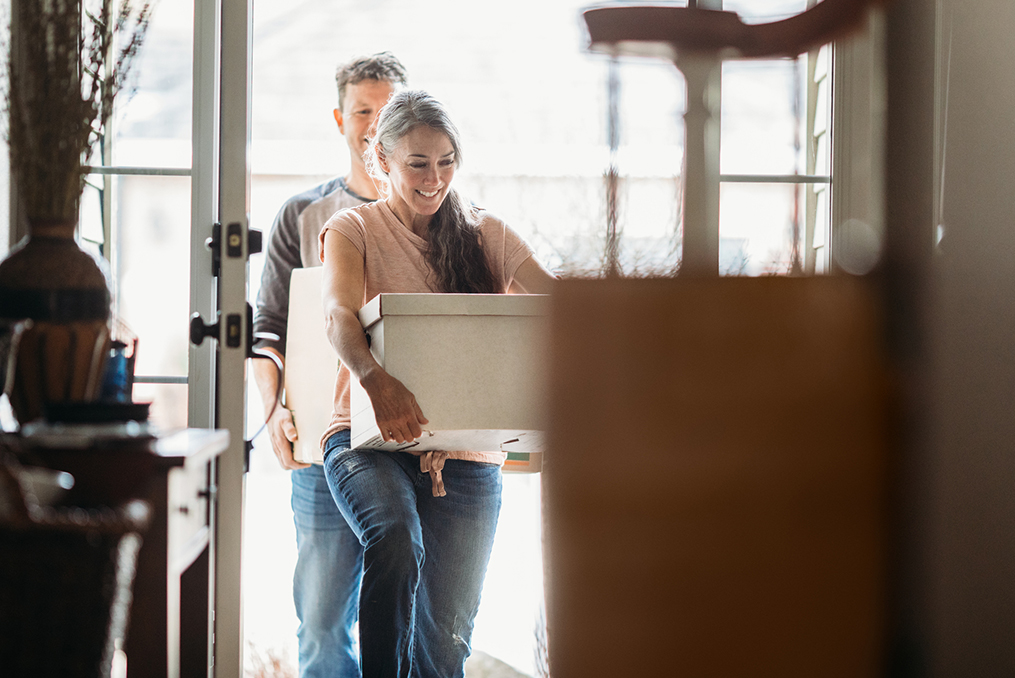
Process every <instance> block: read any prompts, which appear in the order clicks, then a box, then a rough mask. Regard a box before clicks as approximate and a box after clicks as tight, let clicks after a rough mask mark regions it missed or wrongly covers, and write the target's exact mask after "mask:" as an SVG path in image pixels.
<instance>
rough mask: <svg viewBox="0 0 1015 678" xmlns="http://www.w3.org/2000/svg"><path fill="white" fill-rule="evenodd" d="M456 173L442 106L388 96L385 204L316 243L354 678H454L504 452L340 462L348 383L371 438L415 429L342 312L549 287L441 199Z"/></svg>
mask: <svg viewBox="0 0 1015 678" xmlns="http://www.w3.org/2000/svg"><path fill="white" fill-rule="evenodd" d="M460 163H461V148H460V144H459V135H458V130H457V129H456V128H455V126H454V124H453V123H452V122H451V120H450V118H449V117H448V114H447V112H446V111H445V109H444V108H443V106H441V104H440V103H438V102H437V101H436V100H435V99H434V98H433V97H431V96H429V95H428V94H426V93H424V92H420V91H403V92H399V93H397V94H395V95H394V96H393V97H392V99H391V100H390V101H389V102H388V104H387V105H386V106H385V107H384V109H383V110H382V111H381V114H380V116H379V118H378V121H377V132H376V135H375V137H374V140H373V142H372V144H371V148H370V159H369V166H370V167H371V171H372V172H373V174H374V176H375V177H376V178H377V179H378V180H380V181H381V182H382V184H383V185H384V186H385V189H386V190H385V198H384V199H383V200H379V201H377V202H375V203H370V204H366V205H362V206H359V207H355V208H352V209H349V210H345V211H343V212H339V213H337V214H336V215H334V216H333V217H332V218H331V219H330V220H329V221H328V223H326V224H325V226H324V229H323V230H322V232H321V259H322V261H323V262H324V306H325V318H326V321H325V322H326V326H327V332H328V337H329V339H330V340H331V343H332V345H333V346H335V348H336V350H337V351H338V355H339V358H340V359H341V361H342V367H341V369H340V371H339V376H338V381H337V384H336V396H335V410H334V413H333V415H332V421H331V425H330V426H329V428H328V430H327V431H326V432H325V434H324V437H323V441H324V442H323V447H324V466H325V473H326V475H327V479H328V485H329V487H330V488H331V492H332V494H333V495H334V497H335V501H336V503H337V504H338V506H339V509H340V510H341V512H342V514H343V515H344V516H345V518H346V520H347V521H348V522H349V525H350V527H351V528H352V529H353V531H354V532H355V533H356V535H357V537H359V539H360V542H361V543H362V544H363V546H364V555H363V566H364V567H363V580H362V589H361V593H360V653H361V658H362V669H363V674H364V676H368V677H369V678H386V677H387V676H392V677H394V676H398V677H402V676H409V675H413V676H427V677H429V676H435V677H436V676H440V677H441V678H443V677H445V676H463V675H464V666H465V660H466V658H467V657H468V656H469V652H470V647H469V640H470V638H471V635H472V627H473V620H474V619H475V616H476V612H477V610H478V608H479V596H480V592H481V590H482V586H483V577H484V575H485V573H486V566H487V562H488V560H489V556H490V550H491V548H492V546H493V537H494V532H495V530H496V526H497V517H498V514H499V512H500V492H501V478H500V473H501V472H500V465H501V464H502V463H503V461H504V454H503V453H500V452H449V453H437V454H436V455H435V454H426V453H424V454H421V455H420V454H417V455H413V454H412V453H411V452H389V451H381V450H349V449H348V448H349V378H350V373H351V374H353V375H355V376H356V377H357V378H358V379H359V380H360V383H361V384H362V385H363V388H364V389H365V390H366V392H367V394H368V396H369V397H370V401H371V403H372V405H373V408H374V412H375V414H376V417H377V425H378V427H379V429H380V431H381V434H382V437H383V438H384V440H385V441H395V442H398V443H404V442H411V441H413V440H415V439H416V438H418V437H419V436H420V435H421V434H422V430H423V426H425V425H426V424H427V423H428V422H427V419H426V416H425V414H424V413H423V412H422V410H421V409H420V407H419V404H418V403H417V402H416V400H415V398H414V397H413V395H412V393H410V392H409V390H408V389H406V388H405V386H404V385H403V384H402V383H401V382H399V381H398V380H397V379H395V378H394V377H392V376H391V375H389V374H387V373H386V372H385V371H384V370H383V369H382V368H381V367H380V366H379V365H378V364H377V362H376V360H374V358H373V356H372V355H371V353H370V350H369V348H368V346H367V343H366V339H365V337H364V334H363V329H362V327H361V326H360V323H359V320H358V318H357V311H358V310H359V309H360V307H362V306H363V304H364V303H366V302H367V301H369V300H370V299H372V298H373V297H374V296H376V295H377V294H380V293H381V292H443V293H505V292H515V293H548V292H549V291H550V288H551V285H552V281H553V277H552V276H551V275H550V274H549V273H547V272H546V270H545V269H544V268H543V267H542V266H541V265H540V264H539V263H538V262H537V261H536V260H535V259H534V258H533V256H532V252H531V250H530V249H529V248H528V246H527V245H526V244H525V243H524V242H523V241H522V240H521V239H520V238H519V237H518V236H517V235H515V234H514V232H512V231H511V230H510V229H509V228H508V227H507V226H506V225H505V224H504V223H503V222H501V221H500V220H498V219H496V218H495V217H493V216H491V215H490V214H488V213H486V212H484V211H481V210H475V209H473V208H472V207H470V206H469V204H468V203H467V202H466V201H465V200H463V199H462V197H461V196H460V195H459V194H458V193H457V192H456V191H455V190H454V189H452V188H451V181H452V179H453V178H454V175H455V170H456V169H457V168H458V166H459V164H460ZM441 462H443V467H442V466H441ZM428 476H429V478H428Z"/></svg>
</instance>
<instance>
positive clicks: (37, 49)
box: [4, 0, 154, 222]
mask: <svg viewBox="0 0 1015 678" xmlns="http://www.w3.org/2000/svg"><path fill="white" fill-rule="evenodd" d="M86 2H89V0H12V7H11V11H12V16H13V17H14V19H15V22H16V25H17V34H16V37H15V38H13V39H12V44H11V45H10V47H9V49H8V53H7V74H8V81H7V91H6V92H5V93H4V106H5V110H6V113H7V120H8V130H7V141H8V143H9V145H10V159H11V170H12V172H13V173H14V174H15V176H17V178H18V188H19V190H20V191H21V198H22V200H23V201H24V204H25V210H26V213H27V215H28V217H29V218H30V219H35V220H46V221H62V222H68V221H76V220H77V216H78V206H79V203H80V200H81V193H82V191H83V190H84V185H85V174H84V172H83V171H82V166H83V165H84V163H86V162H87V159H88V156H89V154H90V152H91V150H92V149H93V147H94V146H95V144H96V143H98V142H99V140H100V139H101V138H102V134H103V132H104V130H105V129H106V126H107V124H108V122H109V119H110V117H111V116H112V113H113V104H114V101H115V99H116V96H117V94H119V93H120V91H121V90H122V89H123V88H124V86H125V84H126V83H127V81H128V80H127V78H128V76H129V74H130V71H131V67H132V65H133V63H134V61H135V59H136V57H137V55H138V52H139V50H140V49H141V45H142V44H143V43H144V39H145V37H146V35H147V33H148V28H149V22H150V19H151V12H152V9H153V2H154V0H142V2H141V3H140V5H139V4H138V3H135V2H133V0H122V1H121V2H120V5H119V8H118V10H116V11H115V13H114V5H113V0H96V1H95V2H94V3H90V4H94V5H97V6H95V7H94V8H93V7H91V6H90V7H85V6H84V4H85V3H86Z"/></svg>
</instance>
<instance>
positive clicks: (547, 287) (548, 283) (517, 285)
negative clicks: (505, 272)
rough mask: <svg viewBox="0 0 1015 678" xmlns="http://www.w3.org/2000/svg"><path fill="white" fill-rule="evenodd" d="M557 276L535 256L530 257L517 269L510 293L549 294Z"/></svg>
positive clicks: (509, 289)
mask: <svg viewBox="0 0 1015 678" xmlns="http://www.w3.org/2000/svg"><path fill="white" fill-rule="evenodd" d="M556 279H557V278H556V276H554V275H553V274H552V273H550V272H549V271H547V270H546V269H545V268H543V265H542V264H541V263H539V262H538V261H537V260H536V258H535V257H529V258H528V259H526V260H525V261H523V262H522V265H521V266H519V267H518V270H517V271H515V277H514V280H512V281H511V287H509V288H508V293H509V294H549V293H550V292H551V290H552V289H553V282H554V281H555V280H556Z"/></svg>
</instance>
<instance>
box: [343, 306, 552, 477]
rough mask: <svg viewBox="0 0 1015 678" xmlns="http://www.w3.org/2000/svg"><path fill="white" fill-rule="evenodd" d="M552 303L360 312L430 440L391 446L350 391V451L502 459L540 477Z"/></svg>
mask: <svg viewBox="0 0 1015 678" xmlns="http://www.w3.org/2000/svg"><path fill="white" fill-rule="evenodd" d="M547 311H548V297H546V296H545V295H504V294H381V295H379V296H377V297H375V298H374V299H372V300H371V301H370V302H369V303H367V304H366V306H364V307H363V308H362V309H361V310H360V312H359V318H360V322H361V323H362V324H363V327H364V331H366V333H367V336H368V337H369V338H370V350H371V352H372V353H373V354H374V357H375V358H376V359H377V362H378V363H379V364H380V365H381V366H382V367H383V368H384V369H385V370H386V371H387V372H388V373H389V374H391V375H392V376H394V377H395V378H397V379H399V380H400V381H401V382H402V383H403V384H405V386H406V388H408V389H409V390H410V391H412V393H413V394H414V395H415V396H416V401H417V402H418V403H419V405H420V409H422V410H423V414H424V415H425V416H426V417H427V419H428V420H429V424H427V426H426V428H425V431H424V434H423V437H422V438H421V439H419V440H417V441H414V442H412V443H406V444H401V445H399V444H397V443H385V442H384V441H383V440H382V438H381V435H380V431H378V430H377V424H376V421H375V418H374V412H373V408H372V407H371V405H370V399H369V398H368V397H367V395H366V392H365V391H364V390H363V388H362V387H361V386H360V385H359V383H358V382H357V381H356V380H355V379H353V380H352V382H353V383H352V387H351V410H352V444H353V447H367V448H377V449H408V448H410V447H412V448H415V449H417V450H449V451H450V450H474V451H505V452H507V453H508V455H509V456H508V462H507V463H506V464H505V470H538V469H539V465H540V462H541V458H540V455H541V454H542V452H543V447H544V446H543V433H542V432H543V431H544V430H545V428H546V420H545V414H546V407H545V402H544V392H545V389H544V387H543V385H544V383H545V370H546V358H545V355H546V351H547V340H548V339H547V335H546V331H547V319H546V315H547Z"/></svg>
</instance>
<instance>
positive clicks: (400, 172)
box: [377, 125, 456, 226]
mask: <svg viewBox="0 0 1015 678" xmlns="http://www.w3.org/2000/svg"><path fill="white" fill-rule="evenodd" d="M455 160H456V158H455V151H454V147H453V146H452V145H451V139H449V138H448V136H447V135H446V134H444V133H443V132H439V131H437V130H435V129H432V128H430V127H427V126H426V125H418V126H417V127H414V128H413V129H411V130H409V132H408V133H407V134H406V135H405V136H404V137H402V138H401V140H400V141H399V142H398V143H397V144H396V145H395V147H394V148H393V149H391V152H390V153H388V154H386V155H385V154H384V153H383V152H380V151H379V152H378V155H377V162H378V164H379V165H380V167H381V169H383V170H384V171H385V172H387V174H388V179H389V180H390V182H391V197H390V198H389V201H390V203H391V207H392V210H393V211H394V212H395V214H397V215H398V216H399V218H409V219H411V220H413V221H415V219H416V218H417V217H420V216H423V217H430V216H433V214H434V213H435V212H436V211H437V208H438V207H440V206H441V203H442V202H444V198H445V196H447V194H448V188H449V187H450V186H451V180H452V178H454V176H455ZM411 225H412V224H411V223H409V222H406V226H411Z"/></svg>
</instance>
